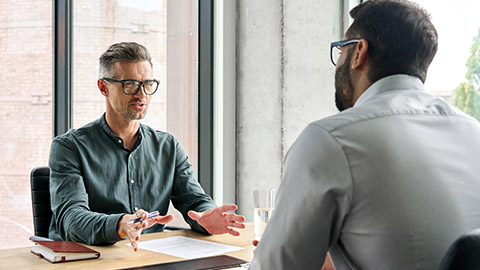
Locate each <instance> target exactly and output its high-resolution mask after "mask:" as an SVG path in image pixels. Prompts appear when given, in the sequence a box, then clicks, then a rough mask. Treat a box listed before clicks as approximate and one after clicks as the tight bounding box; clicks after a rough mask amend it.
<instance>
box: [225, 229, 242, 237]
mask: <svg viewBox="0 0 480 270" xmlns="http://www.w3.org/2000/svg"><path fill="white" fill-rule="evenodd" d="M227 232H228V233H229V234H231V235H233V236H239V235H240V233H239V232H238V231H235V230H233V229H230V228H228V229H227Z"/></svg>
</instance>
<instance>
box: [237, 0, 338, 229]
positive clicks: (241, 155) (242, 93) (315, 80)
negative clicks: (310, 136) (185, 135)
mask: <svg viewBox="0 0 480 270" xmlns="http://www.w3.org/2000/svg"><path fill="white" fill-rule="evenodd" d="M342 3H343V1H340V0H322V1H318V0H302V1H294V0H262V1H258V0H239V1H238V2H237V4H238V6H237V42H236V45H237V67H236V68H237V147H236V149H237V150H236V151H237V173H236V177H237V179H236V180H237V204H238V205H239V213H241V214H243V215H245V216H246V217H247V220H248V221H253V198H252V193H253V189H254V188H255V187H260V188H278V185H279V184H280V182H281V178H282V169H283V158H284V155H285V154H286V152H287V151H288V148H289V147H290V146H291V145H292V143H293V142H294V141H295V139H296V138H297V137H298V135H299V134H300V132H301V131H302V130H303V129H304V128H305V126H306V125H307V124H308V123H310V122H312V121H314V120H317V119H320V118H323V117H325V116H328V115H331V114H334V113H336V109H335V102H334V92H335V89H334V73H335V68H334V66H333V65H332V64H331V62H330V55H329V53H330V47H329V44H330V42H332V41H337V40H339V39H341V37H342V36H343V30H342V9H343V4H342ZM292 192H294V191H292Z"/></svg>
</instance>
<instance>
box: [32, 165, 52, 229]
mask: <svg viewBox="0 0 480 270" xmlns="http://www.w3.org/2000/svg"><path fill="white" fill-rule="evenodd" d="M49 180H50V169H49V168H48V167H38V168H35V169H33V170H32V172H31V173H30V187H31V191H32V209H33V227H34V230H35V235H36V236H41V237H47V238H48V230H49V227H50V221H51V219H52V209H51V207H50V184H49Z"/></svg>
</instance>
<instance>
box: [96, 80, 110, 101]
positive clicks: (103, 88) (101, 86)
mask: <svg viewBox="0 0 480 270" xmlns="http://www.w3.org/2000/svg"><path fill="white" fill-rule="evenodd" d="M97 86H98V89H99V90H100V93H102V95H104V96H106V97H108V88H107V85H106V84H105V81H104V80H102V79H98V80H97Z"/></svg>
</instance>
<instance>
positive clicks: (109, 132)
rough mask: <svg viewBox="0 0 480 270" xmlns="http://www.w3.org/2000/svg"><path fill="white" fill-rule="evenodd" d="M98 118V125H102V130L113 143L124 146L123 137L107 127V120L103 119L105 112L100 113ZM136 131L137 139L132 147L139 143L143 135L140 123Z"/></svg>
mask: <svg viewBox="0 0 480 270" xmlns="http://www.w3.org/2000/svg"><path fill="white" fill-rule="evenodd" d="M99 120H100V126H101V127H102V129H103V131H104V132H105V133H106V134H107V135H108V136H109V137H110V138H111V139H112V140H113V141H114V142H115V144H117V145H119V146H121V147H124V146H123V139H122V138H120V137H118V136H117V135H115V134H114V133H113V132H112V130H111V129H110V128H109V127H108V125H107V120H106V119H105V113H104V114H103V115H102V117H100V119H99ZM137 132H138V139H137V142H136V144H135V146H134V147H133V148H134V149H135V148H136V147H137V146H138V145H139V144H140V142H141V140H142V138H143V135H144V132H143V125H142V123H139V126H138V131H137Z"/></svg>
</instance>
